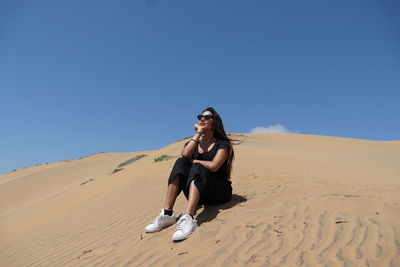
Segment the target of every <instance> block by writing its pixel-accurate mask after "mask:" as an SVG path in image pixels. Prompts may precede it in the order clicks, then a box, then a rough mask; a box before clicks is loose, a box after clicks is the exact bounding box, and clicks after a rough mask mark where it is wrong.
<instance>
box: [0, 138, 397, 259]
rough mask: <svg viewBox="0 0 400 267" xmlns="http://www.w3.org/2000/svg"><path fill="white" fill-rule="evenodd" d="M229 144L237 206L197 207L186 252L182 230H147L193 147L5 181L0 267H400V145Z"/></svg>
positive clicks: (100, 157)
mask: <svg viewBox="0 0 400 267" xmlns="http://www.w3.org/2000/svg"><path fill="white" fill-rule="evenodd" d="M232 138H235V139H237V140H238V141H236V143H237V145H235V146H234V148H235V152H236V160H235V163H234V171H233V177H232V182H233V187H234V196H233V199H232V201H231V202H229V203H227V204H224V205H220V206H206V207H200V208H199V210H198V211H197V215H196V216H197V217H196V218H197V220H198V223H199V228H198V229H197V230H196V231H195V233H194V234H193V235H192V236H191V237H189V238H188V239H187V240H185V241H183V242H179V243H173V242H172V241H171V235H172V234H173V232H174V229H175V227H169V228H167V229H164V230H162V231H161V232H159V233H153V234H146V233H144V229H143V228H144V226H145V225H146V224H147V223H149V222H150V221H151V220H152V219H153V218H154V216H155V215H156V214H157V213H158V212H159V209H160V208H161V205H162V203H163V200H164V197H165V189H166V180H167V177H168V176H169V172H170V170H171V168H172V166H173V164H174V161H175V159H176V158H177V157H179V155H180V150H181V148H182V146H183V144H184V143H185V140H182V141H179V142H176V143H174V144H171V145H169V146H167V147H164V148H162V149H160V150H156V151H143V152H132V153H115V154H110V153H102V154H96V155H93V156H91V157H88V158H83V159H80V160H76V161H74V162H58V163H54V164H48V165H40V166H36V167H31V168H27V169H23V170H18V171H16V172H13V173H10V174H6V175H1V176H0V200H1V204H0V205H1V206H0V236H1V241H2V242H1V243H0V265H1V266H44V265H45V266H65V265H66V266H76V265H84V266H94V265H96V266H98V265H105V266H110V265H118V266H148V265H154V266H176V265H181V266H194V265H199V266H242V265H255V266H302V265H303V266H400V194H399V192H400V142H399V141H390V142H386V141H385V142H383V141H367V140H358V139H348V138H337V137H327V136H312V135H300V134H233V135H232ZM141 154H146V155H147V156H145V157H143V158H140V159H139V160H136V161H134V162H132V163H130V164H128V165H125V166H124V167H123V170H121V171H119V172H116V173H114V174H112V172H113V170H114V169H115V168H116V167H117V166H118V165H119V164H120V163H122V162H124V161H126V160H127V159H129V158H132V157H135V156H137V155H141ZM160 155H168V156H170V158H169V159H168V160H164V161H160V162H154V159H155V158H156V157H158V156H160ZM90 179H92V180H90ZM185 204H186V201H185V199H184V197H183V195H182V196H180V197H179V198H178V201H177V203H176V206H175V212H177V213H179V212H181V211H182V210H183V209H184V207H185Z"/></svg>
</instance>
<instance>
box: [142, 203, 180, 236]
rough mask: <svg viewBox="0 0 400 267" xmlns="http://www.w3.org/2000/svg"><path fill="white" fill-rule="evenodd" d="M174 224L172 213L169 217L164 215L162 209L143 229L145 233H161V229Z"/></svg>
mask: <svg viewBox="0 0 400 267" xmlns="http://www.w3.org/2000/svg"><path fill="white" fill-rule="evenodd" d="M175 222H176V219H175V214H174V213H172V215H171V216H169V215H164V209H161V212H160V214H158V216H157V217H156V218H155V219H154V221H153V222H152V223H151V224H149V225H147V226H146V227H145V228H144V229H145V230H146V232H147V233H153V232H158V231H161V229H163V228H165V227H168V226H170V225H172V224H174V223H175Z"/></svg>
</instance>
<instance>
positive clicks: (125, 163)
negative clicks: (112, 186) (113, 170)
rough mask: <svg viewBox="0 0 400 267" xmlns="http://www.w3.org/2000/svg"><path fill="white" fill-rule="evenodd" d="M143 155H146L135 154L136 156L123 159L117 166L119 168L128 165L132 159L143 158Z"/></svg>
mask: <svg viewBox="0 0 400 267" xmlns="http://www.w3.org/2000/svg"><path fill="white" fill-rule="evenodd" d="M145 156H146V155H137V156H136V157H133V158H131V159H128V160H127V161H125V162H122V163H121V164H119V165H118V167H117V168H120V167H123V166H125V165H128V164H130V163H132V162H134V161H137V160H139V159H141V158H143V157H145Z"/></svg>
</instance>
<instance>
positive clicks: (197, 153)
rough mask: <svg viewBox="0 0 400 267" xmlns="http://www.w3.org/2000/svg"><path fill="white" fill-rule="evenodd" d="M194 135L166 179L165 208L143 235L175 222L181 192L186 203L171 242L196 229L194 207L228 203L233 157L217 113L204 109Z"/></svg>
mask: <svg viewBox="0 0 400 267" xmlns="http://www.w3.org/2000/svg"><path fill="white" fill-rule="evenodd" d="M197 118H198V120H199V121H198V123H196V124H195V125H194V129H195V131H196V134H195V135H194V136H193V138H191V139H190V141H189V142H187V143H186V144H185V146H184V147H183V149H182V152H181V155H182V157H181V158H179V159H177V160H176V162H175V165H174V167H173V169H172V171H171V175H170V177H169V179H168V189H167V196H166V199H165V203H164V208H163V209H161V212H160V214H159V215H158V216H157V217H156V218H155V220H154V221H153V222H152V223H151V224H149V225H147V226H146V227H145V230H146V232H148V233H151V232H158V231H160V230H161V229H163V228H165V227H168V226H170V225H172V224H174V223H175V222H176V219H175V214H174V212H173V207H174V204H175V200H176V198H177V196H178V195H179V193H180V192H181V191H183V193H184V194H185V196H186V198H187V200H188V204H187V207H186V211H185V212H184V213H183V214H182V215H181V216H180V219H179V220H178V222H177V228H176V231H175V233H174V234H173V235H172V240H174V241H178V240H183V239H186V238H187V237H188V236H189V235H191V234H192V233H193V232H194V230H195V229H196V227H197V221H196V220H195V219H194V217H193V215H194V214H195V212H196V206H197V205H200V204H203V205H218V204H223V203H226V202H228V201H230V200H231V197H232V186H231V181H230V174H231V169H232V161H233V158H234V153H233V148H232V144H231V141H230V140H229V138H228V137H227V135H226V133H225V130H224V125H223V123H222V120H221V117H220V116H219V114H218V113H217V112H216V111H215V110H214V109H213V108H212V107H209V108H206V109H205V110H204V111H203V112H202V113H201V115H198V116H197Z"/></svg>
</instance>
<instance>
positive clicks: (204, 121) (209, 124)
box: [199, 110, 214, 131]
mask: <svg viewBox="0 0 400 267" xmlns="http://www.w3.org/2000/svg"><path fill="white" fill-rule="evenodd" d="M201 115H202V116H203V117H202V118H201V119H200V120H199V124H200V126H204V130H205V131H213V130H214V127H213V126H214V119H213V118H207V115H209V116H212V113H211V111H208V110H206V111H204V112H203V113H201ZM205 116H206V117H205Z"/></svg>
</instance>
